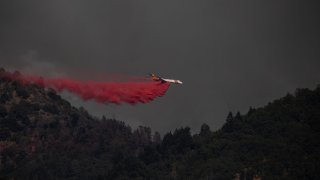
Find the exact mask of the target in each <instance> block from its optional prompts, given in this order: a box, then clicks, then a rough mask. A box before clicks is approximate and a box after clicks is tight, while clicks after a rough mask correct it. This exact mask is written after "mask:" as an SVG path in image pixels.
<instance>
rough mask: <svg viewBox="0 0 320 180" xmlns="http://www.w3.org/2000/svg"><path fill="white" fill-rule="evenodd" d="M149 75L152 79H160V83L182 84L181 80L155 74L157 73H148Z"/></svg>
mask: <svg viewBox="0 0 320 180" xmlns="http://www.w3.org/2000/svg"><path fill="white" fill-rule="evenodd" d="M149 76H150V77H151V79H152V80H153V81H161V82H162V83H165V82H167V83H173V84H183V83H182V81H180V80H175V79H165V78H162V77H160V76H157V75H155V74H152V73H151V74H149Z"/></svg>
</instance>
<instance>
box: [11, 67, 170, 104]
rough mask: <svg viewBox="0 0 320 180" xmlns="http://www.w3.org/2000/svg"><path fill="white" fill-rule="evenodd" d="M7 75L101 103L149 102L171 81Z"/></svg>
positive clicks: (162, 92)
mask: <svg viewBox="0 0 320 180" xmlns="http://www.w3.org/2000/svg"><path fill="white" fill-rule="evenodd" d="M6 76H7V77H9V78H11V79H14V80H18V81H20V82H22V83H23V84H32V83H33V84H37V85H39V86H42V87H45V88H52V89H54V90H56V91H58V92H61V91H64V90H67V91H69V92H71V93H73V94H76V95H77V96H79V97H81V98H82V99H83V100H85V101H87V100H94V101H96V102H99V103H114V104H121V103H128V104H132V105H134V104H137V103H148V102H150V101H152V100H154V99H155V98H157V97H161V96H163V95H164V94H165V93H166V91H167V90H168V88H169V86H170V84H169V83H160V82H154V81H145V82H82V81H77V80H72V79H67V78H42V77H39V76H30V75H21V74H19V75H17V74H15V75H13V74H11V73H6Z"/></svg>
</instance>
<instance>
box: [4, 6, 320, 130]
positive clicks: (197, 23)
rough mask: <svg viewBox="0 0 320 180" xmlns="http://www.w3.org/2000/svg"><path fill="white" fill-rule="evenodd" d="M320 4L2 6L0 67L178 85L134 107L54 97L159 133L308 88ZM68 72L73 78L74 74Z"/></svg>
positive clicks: (316, 76) (318, 40) (213, 121)
mask: <svg viewBox="0 0 320 180" xmlns="http://www.w3.org/2000/svg"><path fill="white" fill-rule="evenodd" d="M319 32H320V3H319V1H302V0H300V1H297V0H268V1H267V0H265V1H261V0H250V1H248V0H242V1H239V0H86V1H85V0H56V1H53V0H38V1H36V0H1V1H0V61H1V62H0V66H3V67H5V68H9V69H10V68H11V69H22V70H25V71H27V72H37V73H40V74H46V73H47V74H51V75H59V74H69V75H72V76H75V77H81V76H82V77H83V76H84V75H86V76H88V78H90V73H92V72H99V73H100V72H101V73H123V74H133V75H145V74H146V73H149V72H154V73H158V74H160V75H162V76H164V77H168V78H177V79H181V80H182V81H184V85H183V86H171V88H170V89H169V91H168V93H167V95H166V96H164V97H162V98H159V99H157V100H156V101H154V102H151V103H149V104H140V105H137V106H129V105H124V106H116V105H101V104H96V103H94V102H82V101H81V100H79V99H78V98H77V97H74V96H72V95H70V94H68V93H64V94H63V96H64V97H66V98H67V99H68V100H70V101H71V102H72V104H73V105H75V106H84V107H85V108H86V109H88V111H89V112H90V113H91V114H94V115H96V116H101V115H106V117H115V118H117V119H118V120H122V121H125V122H126V123H128V124H129V125H131V126H133V127H136V126H138V125H144V126H150V127H151V128H152V129H153V130H154V131H160V132H161V133H162V134H163V133H164V132H168V131H171V130H174V129H175V128H179V127H182V126H190V127H191V128H192V130H193V132H197V131H199V127H200V126H201V124H203V123H207V124H209V125H210V127H211V128H212V129H213V130H216V129H218V128H220V127H221V126H222V124H223V123H224V122H225V117H226V115H227V113H228V112H229V111H233V112H236V111H240V112H241V113H246V112H247V110H248V109H249V107H250V106H252V107H259V106H263V105H265V104H266V103H268V102H269V101H272V100H274V99H276V98H279V97H282V96H284V95H285V94H286V93H287V92H294V90H295V88H298V87H301V88H302V87H307V88H314V87H316V85H317V84H319V81H320V71H319V69H320V33H319ZM68 69H69V70H70V69H77V72H76V73H73V72H71V71H68Z"/></svg>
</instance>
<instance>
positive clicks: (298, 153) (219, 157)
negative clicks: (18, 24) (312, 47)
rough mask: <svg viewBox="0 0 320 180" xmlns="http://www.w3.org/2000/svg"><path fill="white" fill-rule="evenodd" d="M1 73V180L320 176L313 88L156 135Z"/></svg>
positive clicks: (319, 99) (318, 94) (319, 94)
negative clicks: (213, 125)
mask: <svg viewBox="0 0 320 180" xmlns="http://www.w3.org/2000/svg"><path fill="white" fill-rule="evenodd" d="M1 73H3V70H1V72H0V179H48V180H49V179H217V180H223V179H248V180H249V179H272V180H276V179H290V180H293V179H297V180H298V179H299V180H301V179H320V161H319V160H320V143H319V141H320V86H319V87H318V88H316V89H315V90H309V89H297V90H296V92H295V94H294V95H292V94H288V95H286V96H285V97H283V98H281V99H279V100H275V101H273V102H272V103H269V104H268V105H266V106H265V107H261V108H250V109H249V111H248V112H247V113H245V114H240V113H235V114H232V113H229V115H227V118H226V122H225V124H224V125H223V127H222V128H221V129H220V130H218V131H215V132H212V131H211V130H210V127H209V126H208V125H206V124H203V125H202V127H201V129H200V131H199V133H198V134H194V135H192V134H191V133H190V128H189V127H183V128H177V129H176V130H175V131H174V132H169V133H167V134H164V135H163V136H162V137H163V138H161V136H160V134H159V133H157V132H155V133H152V132H151V129H150V128H148V127H139V128H138V129H135V130H133V129H132V128H130V127H129V126H127V125H126V124H125V123H123V122H120V121H117V120H114V119H106V118H104V117H102V118H101V119H100V118H96V117H93V116H91V115H90V114H89V113H88V112H87V111H86V110H85V109H83V108H80V109H77V108H74V107H72V106H71V105H70V103H68V102H67V101H66V100H64V99H62V98H61V97H60V96H59V95H57V94H56V92H54V91H53V90H52V89H43V88H41V87H39V86H36V85H22V84H21V83H20V82H17V81H12V80H10V79H8V78H6V77H5V76H1ZM16 75H17V76H18V75H19V74H18V73H17V74H16ZM199 121H201V120H199Z"/></svg>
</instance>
